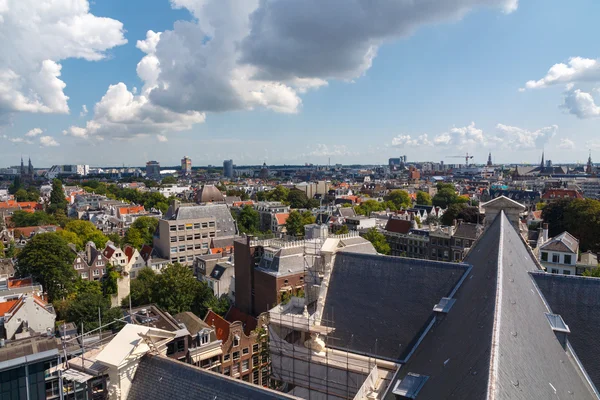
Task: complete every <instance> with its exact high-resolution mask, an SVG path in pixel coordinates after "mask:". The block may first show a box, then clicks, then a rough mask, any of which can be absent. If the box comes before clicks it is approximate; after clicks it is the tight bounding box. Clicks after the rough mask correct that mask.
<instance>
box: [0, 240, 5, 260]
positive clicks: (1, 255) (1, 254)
mask: <svg viewBox="0 0 600 400" xmlns="http://www.w3.org/2000/svg"><path fill="white" fill-rule="evenodd" d="M4 250H5V249H4V243H2V242H0V258H4Z"/></svg>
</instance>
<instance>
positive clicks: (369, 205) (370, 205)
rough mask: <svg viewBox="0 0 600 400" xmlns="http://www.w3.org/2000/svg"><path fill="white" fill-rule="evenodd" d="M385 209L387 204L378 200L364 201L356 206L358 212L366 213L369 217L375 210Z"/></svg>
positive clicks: (360, 213)
mask: <svg viewBox="0 0 600 400" xmlns="http://www.w3.org/2000/svg"><path fill="white" fill-rule="evenodd" d="M392 204H393V203H392ZM384 209H385V204H384V203H382V202H379V201H377V200H367V201H363V202H362V203H361V204H360V205H358V206H356V207H355V208H354V210H355V211H356V213H357V214H359V215H366V216H367V217H368V216H370V215H371V213H372V212H374V211H383V210H384Z"/></svg>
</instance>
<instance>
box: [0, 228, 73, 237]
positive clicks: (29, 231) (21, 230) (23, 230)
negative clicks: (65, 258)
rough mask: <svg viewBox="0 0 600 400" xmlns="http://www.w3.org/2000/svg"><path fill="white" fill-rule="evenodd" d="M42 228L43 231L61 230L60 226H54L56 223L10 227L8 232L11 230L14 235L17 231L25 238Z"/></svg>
mask: <svg viewBox="0 0 600 400" xmlns="http://www.w3.org/2000/svg"><path fill="white" fill-rule="evenodd" d="M40 230H43V231H48V230H50V231H56V232H58V231H61V230H62V228H61V227H60V226H56V225H42V226H23V227H20V228H10V229H9V232H12V233H13V234H14V235H16V234H17V232H18V233H20V234H21V236H24V237H26V238H28V237H31V235H33V234H34V233H36V232H38V231H40Z"/></svg>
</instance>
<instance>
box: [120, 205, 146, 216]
mask: <svg viewBox="0 0 600 400" xmlns="http://www.w3.org/2000/svg"><path fill="white" fill-rule="evenodd" d="M144 211H146V210H145V209H144V206H129V207H120V208H119V214H121V215H125V214H139V213H142V212H144Z"/></svg>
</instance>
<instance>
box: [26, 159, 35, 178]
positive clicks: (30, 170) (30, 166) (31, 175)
mask: <svg viewBox="0 0 600 400" xmlns="http://www.w3.org/2000/svg"><path fill="white" fill-rule="evenodd" d="M27 175H28V176H29V179H33V175H34V174H33V164H32V163H31V157H29V164H28V166H27Z"/></svg>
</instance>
